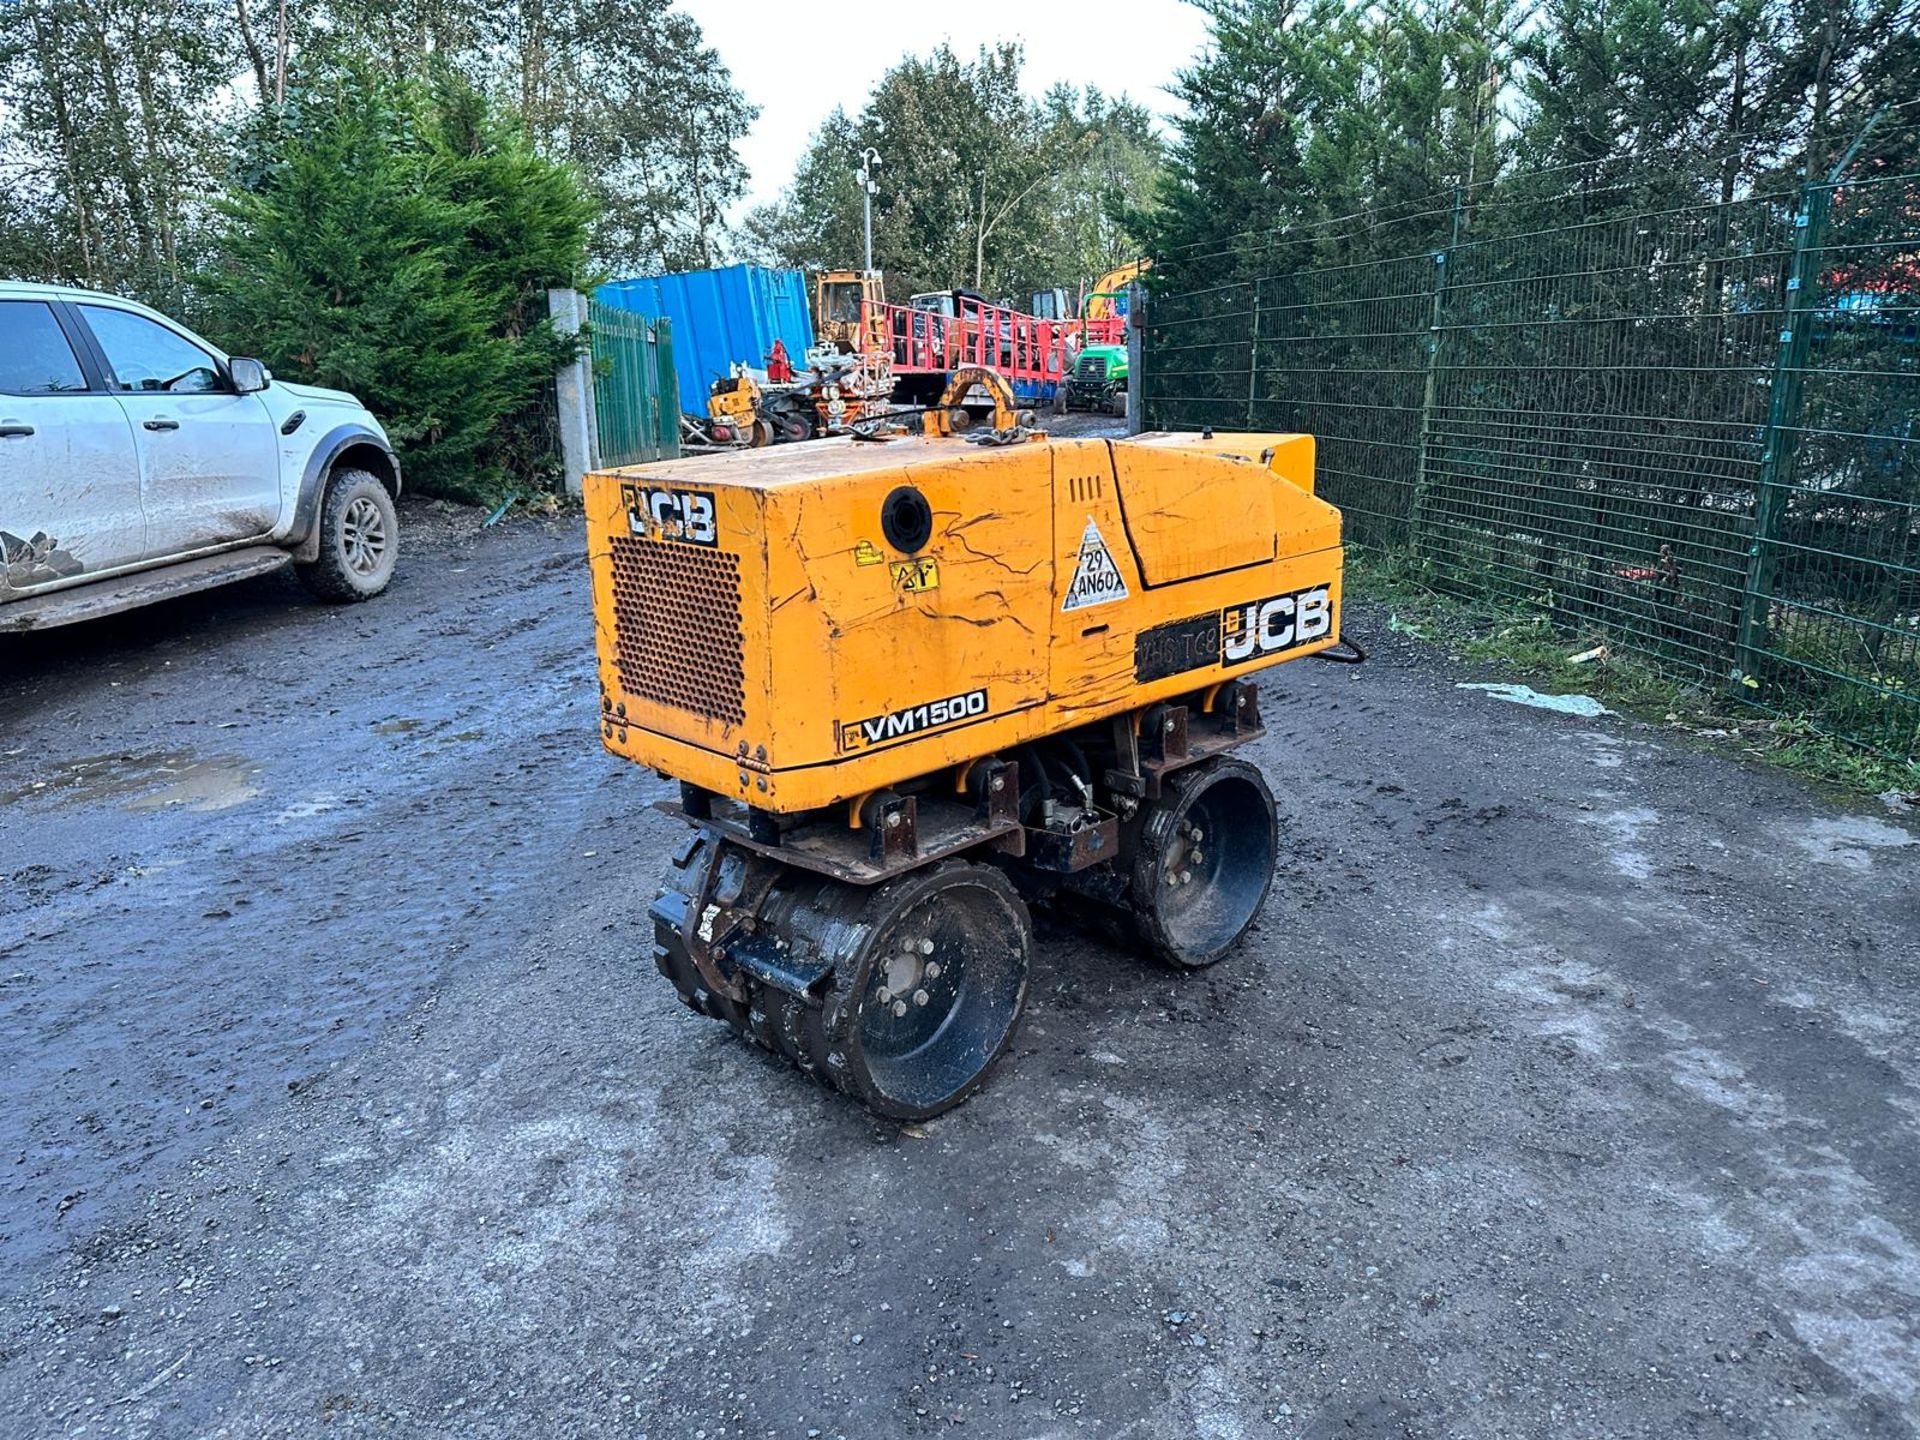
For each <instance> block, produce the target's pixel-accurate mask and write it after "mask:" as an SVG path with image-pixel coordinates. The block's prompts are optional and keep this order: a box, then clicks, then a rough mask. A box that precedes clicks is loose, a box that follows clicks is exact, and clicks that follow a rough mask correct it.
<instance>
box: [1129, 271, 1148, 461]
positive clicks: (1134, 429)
mask: <svg viewBox="0 0 1920 1440" xmlns="http://www.w3.org/2000/svg"><path fill="white" fill-rule="evenodd" d="M1146 321H1147V287H1146V286H1144V285H1142V284H1141V283H1140V282H1139V281H1137V280H1136V281H1134V283H1133V284H1131V285H1129V286H1128V287H1127V434H1129V435H1138V434H1139V433H1140V431H1141V429H1142V428H1143V427H1144V426H1145V425H1146V416H1145V415H1143V414H1142V413H1141V412H1142V411H1143V410H1144V409H1145V408H1146V407H1145V406H1144V405H1143V404H1142V403H1141V401H1142V399H1143V398H1144V395H1145V388H1144V380H1143V377H1142V376H1141V373H1140V360H1141V357H1142V356H1143V354H1144V353H1145V351H1146V346H1145V345H1144V343H1142V336H1144V334H1145V333H1146V328H1147V325H1146Z"/></svg>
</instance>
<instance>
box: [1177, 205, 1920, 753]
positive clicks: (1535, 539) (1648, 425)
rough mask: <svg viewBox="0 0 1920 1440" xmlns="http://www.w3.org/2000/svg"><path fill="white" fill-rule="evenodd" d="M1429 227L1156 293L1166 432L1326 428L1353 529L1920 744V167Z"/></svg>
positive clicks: (1332, 235) (1472, 212) (1751, 689)
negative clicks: (1393, 245)
mask: <svg viewBox="0 0 1920 1440" xmlns="http://www.w3.org/2000/svg"><path fill="white" fill-rule="evenodd" d="M1605 198H1606V197H1600V200H1602V201H1604V200H1605ZM1596 211H1598V212H1601V213H1595V212H1596ZM1404 228H1405V227H1402V230H1403V231H1404ZM1424 228H1425V230H1426V232H1427V236H1428V237H1430V238H1427V243H1426V244H1425V245H1424V246H1423V247H1421V248H1414V247H1413V246H1411V245H1410V246H1407V248H1405V249H1401V250H1398V251H1395V252H1394V253H1388V254H1381V253H1380V252H1381V251H1382V250H1383V249H1385V248H1386V246H1385V245H1383V243H1382V241H1383V235H1382V232H1381V229H1380V227H1378V226H1372V227H1370V228H1363V226H1362V222H1359V221H1356V222H1353V223H1352V225H1351V226H1350V227H1349V229H1348V230H1347V231H1346V232H1345V233H1341V232H1340V231H1338V230H1337V229H1336V230H1332V231H1330V230H1328V229H1326V228H1324V227H1323V228H1322V229H1320V230H1318V231H1316V232H1315V233H1313V234H1311V235H1308V236H1302V237H1298V238H1294V239H1287V238H1284V237H1283V238H1280V239H1275V240H1269V241H1266V242H1264V244H1263V248H1262V255H1261V259H1260V268H1262V269H1265V270H1270V272H1271V273H1268V274H1264V275H1262V276H1261V277H1260V278H1257V279H1252V280H1245V281H1237V282H1235V283H1233V284H1228V285H1222V286H1217V287H1213V288H1203V289H1194V290H1188V291H1186V292H1185V293H1173V294H1161V293H1156V294H1154V295H1153V296H1152V297H1151V300H1150V303H1149V305H1148V307H1147V326H1146V329H1145V331H1144V334H1143V337H1142V342H1143V343H1142V356H1143V359H1142V367H1141V368H1142V374H1141V393H1142V402H1143V403H1142V412H1143V420H1144V423H1145V424H1146V425H1147V426H1148V427H1149V428H1155V429H1189V430H1190V429H1198V428H1201V427H1203V426H1214V427H1216V428H1219V429H1234V430H1239V429H1251V430H1298V431H1306V432H1309V433H1311V434H1313V435H1315V436H1317V437H1318V444H1319V475H1320V480H1319V483H1320V487H1321V493H1322V494H1324V495H1325V496H1326V497H1327V498H1328V499H1329V500H1330V501H1332V502H1333V503H1334V504H1336V505H1338V506H1339V507H1340V508H1341V509H1342V510H1343V511H1344V512H1345V515H1346V521H1347V537H1348V539H1349V540H1350V541H1351V542H1354V543H1358V544H1362V545H1367V546H1374V547H1379V548H1382V549H1387V550H1392V551H1397V552H1400V553H1403V554H1405V555H1408V556H1410V557H1413V558H1414V559H1416V560H1417V561H1418V562H1419V564H1420V566H1421V568H1422V570H1423V571H1424V573H1426V574H1427V575H1429V576H1430V577H1431V578H1432V579H1433V581H1434V582H1435V583H1436V584H1439V585H1442V586H1445V587H1447V588H1449V589H1453V590H1455V591H1458V592H1462V593H1467V594H1471V595H1475V596H1484V597H1487V598H1490V599H1496V600H1508V601H1515V602H1524V603H1527V604H1529V605H1533V606H1542V607H1545V608H1546V609H1547V610H1548V611H1549V612H1550V613H1551V614H1552V615H1554V616H1555V617H1556V619H1557V620H1558V621H1560V622H1562V623H1564V625H1565V627H1566V629H1567V630H1568V632H1569V633H1570V634H1572V633H1576V632H1582V633H1584V632H1589V631H1592V630H1595V629H1598V630H1601V631H1604V632H1606V633H1607V634H1609V635H1610V636H1611V637H1613V639H1614V640H1615V641H1616V642H1617V643H1618V644H1620V645H1621V646H1622V647H1624V648H1626V649H1630V650H1632V651H1634V652H1636V653H1637V654H1639V655H1641V656H1643V657H1646V658H1648V659H1651V660H1652V661H1654V662H1655V663H1657V664H1658V665H1660V666H1662V667H1664V668H1667V669H1670V670H1672V671H1675V672H1679V673H1683V674H1686V675H1688V676H1690V677H1694V678H1698V679H1701V680H1705V681H1709V682H1711V683H1714V684H1723V685H1725V686H1727V687H1729V688H1730V689H1731V690H1732V691H1733V692H1734V693H1735V694H1737V695H1739V696H1740V697H1741V698H1742V699H1744V700H1746V701H1749V702H1751V703H1755V704H1759V705H1762V706H1765V707H1767V708H1769V709H1772V710H1774V711H1776V712H1778V713H1781V714H1791V715H1796V716H1803V717H1806V718H1807V719H1809V720H1811V721H1812V722H1813V723H1814V724H1816V725H1817V726H1819V727H1820V728H1822V729H1824V730H1826V731H1828V732H1830V733H1833V734H1836V735H1841V736H1845V737H1847V738H1850V739H1855V740H1858V741H1861V742H1864V743H1867V744H1870V745H1873V746H1875V747H1877V748H1880V749H1883V750H1887V751H1889V752H1892V753H1895V754H1899V755H1904V756H1908V757H1915V756H1920V337H1917V333H1916V332H1917V329H1920V323H1917V322H1920V175H1913V174H1902V175H1875V176H1869V177H1867V178H1864V179H1854V180H1848V181H1846V182H1845V183H1839V184H1832V183H1823V184H1810V185H1804V186H1798V187H1792V188H1784V189H1782V190H1780V191H1779V192H1778V193H1773V194H1762V195H1751V196H1744V197H1741V198H1738V199H1735V200H1730V201H1728V202H1726V203H1715V204H1703V205H1695V206H1689V207H1685V208H1674V209H1662V210H1653V211H1641V210H1632V211H1622V210H1621V209H1620V207H1619V206H1618V205H1617V204H1616V205H1614V206H1612V207H1611V208H1608V207H1607V206H1605V205H1604V204H1602V203H1596V197H1594V196H1591V195H1583V194H1571V195H1567V194H1562V195H1557V196H1553V197H1551V198H1546V199H1541V200H1501V201H1498V202H1495V201H1488V202H1486V203H1484V204H1476V203H1474V201H1473V198H1472V197H1470V196H1468V195H1465V194H1463V195H1461V196H1460V197H1458V198H1457V199H1456V201H1455V203H1454V205H1453V206H1451V207H1450V208H1449V210H1448V211H1447V212H1445V213H1442V214H1439V215H1436V216H1433V217H1431V218H1430V219H1428V220H1427V221H1426V222H1425V226H1424ZM1387 238H1389V239H1391V240H1397V241H1399V242H1400V243H1402V244H1405V243H1406V241H1407V238H1408V237H1407V236H1406V235H1405V234H1404V233H1399V234H1394V235H1391V236H1389V237H1387ZM1418 238H1419V237H1416V243H1417V240H1418ZM1330 257H1341V258H1330ZM1242 264H1243V266H1244V258H1242ZM1199 268H1201V267H1196V266H1194V265H1191V264H1189V265H1186V266H1185V267H1183V271H1182V273H1184V274H1187V275H1189V276H1190V275H1192V274H1194V273H1195V272H1196V271H1197V270H1198V269H1199Z"/></svg>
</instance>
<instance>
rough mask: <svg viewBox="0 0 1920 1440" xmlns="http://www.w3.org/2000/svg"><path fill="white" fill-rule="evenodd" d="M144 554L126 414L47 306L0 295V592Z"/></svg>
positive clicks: (88, 572) (98, 570)
mask: <svg viewBox="0 0 1920 1440" xmlns="http://www.w3.org/2000/svg"><path fill="white" fill-rule="evenodd" d="M76 333H77V332H76ZM145 552H146V516H145V514H144V513H143V511H142V509H141V504H140V461H139V456H138V454H137V453H136V451H135V449H134V444H133V431H132V430H131V428H130V427H129V426H128V424H127V417H126V414H125V413H124V412H123V411H122V410H121V409H120V406H119V403H118V402H117V401H115V399H114V398H113V396H111V395H109V394H107V393H106V392H105V390H104V388H103V386H102V382H101V380H100V377H99V375H98V373H97V372H94V373H92V374H90V373H89V372H88V369H87V367H86V366H83V365H82V363H81V361H80V356H79V348H78V347H76V346H75V344H74V343H73V341H72V340H70V339H69V338H68V335H67V333H66V331H65V329H64V328H63V327H62V325H61V323H60V318H59V316H58V315H57V314H56V312H55V310H54V307H53V306H52V305H50V304H48V303H47V302H46V301H44V300H11V299H9V300H0V600H5V599H7V598H8V597H9V596H11V595H18V594H21V593H24V592H27V591H33V590H40V589H45V588H47V587H49V586H53V585H57V584H59V583H60V582H62V581H67V582H71V581H75V580H80V579H84V578H86V577H89V576H93V575H97V574H104V573H105V572H107V571H111V570H116V569H120V568H122V567H124V566H128V565H132V564H135V563H136V562H138V561H139V560H140V558H141V556H142V555H143V554H145Z"/></svg>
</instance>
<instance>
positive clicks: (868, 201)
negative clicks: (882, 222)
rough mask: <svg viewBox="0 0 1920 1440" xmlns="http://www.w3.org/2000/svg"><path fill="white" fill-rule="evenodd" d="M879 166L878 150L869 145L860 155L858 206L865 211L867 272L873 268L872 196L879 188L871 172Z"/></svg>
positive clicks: (870, 271)
mask: <svg viewBox="0 0 1920 1440" xmlns="http://www.w3.org/2000/svg"><path fill="white" fill-rule="evenodd" d="M879 168H880V152H879V151H878V150H876V149H874V148H873V147H872V146H871V145H869V146H868V147H867V148H866V149H865V150H864V151H862V152H861V155H860V207H861V209H862V210H863V211H865V213H866V222H867V270H868V273H872V270H873V197H874V195H875V194H876V193H877V192H878V191H879V189H880V187H879V186H878V185H876V184H875V183H874V180H873V172H874V171H876V170H878V169H879Z"/></svg>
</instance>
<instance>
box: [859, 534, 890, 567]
mask: <svg viewBox="0 0 1920 1440" xmlns="http://www.w3.org/2000/svg"><path fill="white" fill-rule="evenodd" d="M886 558H887V557H886V556H884V555H882V554H881V553H880V547H879V546H878V545H876V544H874V543H873V541H871V540H862V541H860V542H859V543H858V544H856V545H855V546H854V547H853V563H854V564H856V565H878V564H880V563H881V562H882V561H884V560H885V559H886Z"/></svg>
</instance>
